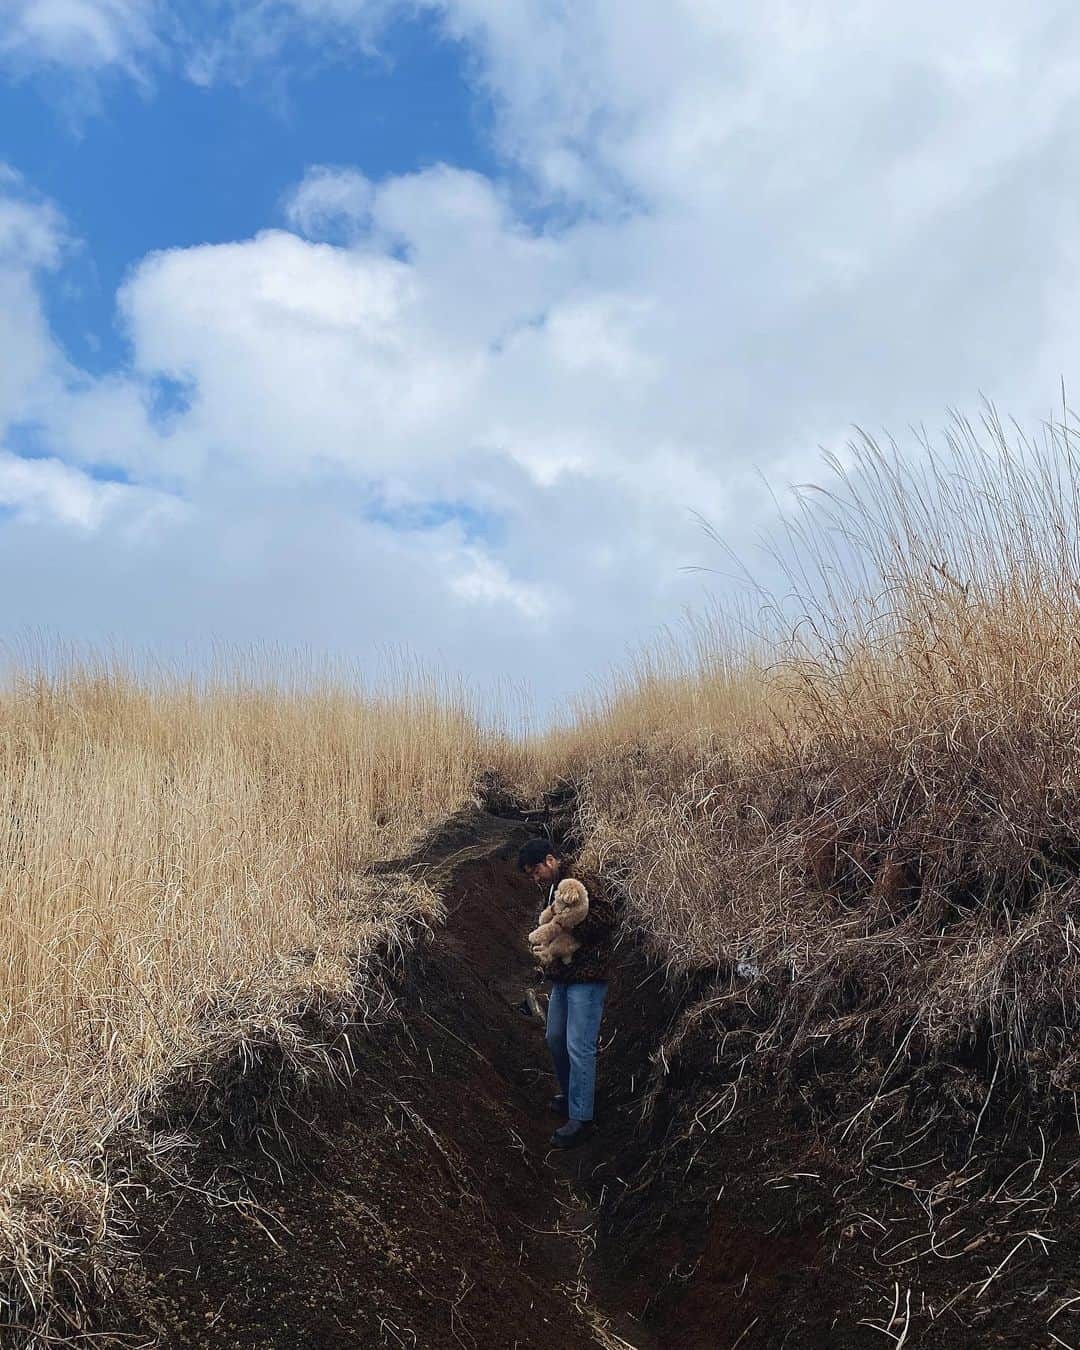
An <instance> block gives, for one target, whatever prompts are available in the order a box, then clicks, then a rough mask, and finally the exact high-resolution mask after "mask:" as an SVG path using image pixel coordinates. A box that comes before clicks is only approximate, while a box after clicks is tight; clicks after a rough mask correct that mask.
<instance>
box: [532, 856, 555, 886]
mask: <svg viewBox="0 0 1080 1350" xmlns="http://www.w3.org/2000/svg"><path fill="white" fill-rule="evenodd" d="M525 875H526V876H527V877H528V878H529V880H530V881H534V882H535V883H536V884H537V886H550V885H551V883H552V882H553V881H554V880H555V879H556V878H557V877H558V875H559V860H558V858H556V856H555V855H554V853H549V854H548V855H547V857H546V858H545V859H544V861H543V862H538V863H536V864H535V866H533V867H526V869H525Z"/></svg>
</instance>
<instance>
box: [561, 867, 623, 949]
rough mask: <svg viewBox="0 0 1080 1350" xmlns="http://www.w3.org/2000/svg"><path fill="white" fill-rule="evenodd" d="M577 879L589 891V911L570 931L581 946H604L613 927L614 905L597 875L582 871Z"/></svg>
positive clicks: (609, 938)
mask: <svg viewBox="0 0 1080 1350" xmlns="http://www.w3.org/2000/svg"><path fill="white" fill-rule="evenodd" d="M577 880H578V881H580V882H581V884H582V885H583V886H584V887H585V889H586V890H587V891H588V892H589V912H588V914H586V916H585V917H584V919H582V921H581V922H580V923H579V924H577V925H576V926H575V927H574V928H573V929H572V930H571V931H572V932H573V934H574V937H576V938H577V940H578V942H580V943H581V946H582V948H589V949H592V948H594V947H602V946H605V945H606V944H607V943H608V942H609V941H610V940H611V935H612V932H613V931H614V928H615V920H616V914H615V906H614V905H613V904H612V902H611V900H610V899H609V898H608V895H607V889H606V887H605V886H604V885H603V883H602V882H601V881H600V879H599V878H598V877H595V876H588V875H585V874H584V873H583V874H581V875H580V876H578V878H577Z"/></svg>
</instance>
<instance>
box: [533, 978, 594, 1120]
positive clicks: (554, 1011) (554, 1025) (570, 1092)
mask: <svg viewBox="0 0 1080 1350" xmlns="http://www.w3.org/2000/svg"><path fill="white" fill-rule="evenodd" d="M607 989H608V987H607V981H606V980H583V981H582V982H581V983H580V984H553V985H552V986H551V994H550V996H549V998H548V1008H547V1043H548V1049H549V1050H550V1051H551V1058H552V1059H553V1060H554V1062H555V1076H556V1077H557V1078H558V1080H559V1086H560V1087H561V1088H562V1090H563V1092H564V1093H565V1094H566V1099H567V1102H568V1104H569V1108H570V1110H569V1116H570V1119H571V1120H592V1118H593V1093H594V1090H595V1088H596V1037H597V1035H598V1034H599V1031H600V1016H601V1014H602V1013H603V1011H604V996H605V995H606V994H607Z"/></svg>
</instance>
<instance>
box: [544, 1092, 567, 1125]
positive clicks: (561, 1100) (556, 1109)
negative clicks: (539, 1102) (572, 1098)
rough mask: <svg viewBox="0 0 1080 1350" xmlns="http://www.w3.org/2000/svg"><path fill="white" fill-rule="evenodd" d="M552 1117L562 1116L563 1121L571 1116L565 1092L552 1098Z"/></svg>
mask: <svg viewBox="0 0 1080 1350" xmlns="http://www.w3.org/2000/svg"><path fill="white" fill-rule="evenodd" d="M549 1105H550V1107H551V1112H552V1115H556V1116H562V1118H563V1120H565V1119H566V1117H567V1116H568V1115H569V1103H568V1102H567V1100H566V1093H565V1092H557V1093H556V1094H555V1096H554V1097H552V1099H551V1101H550V1103H549Z"/></svg>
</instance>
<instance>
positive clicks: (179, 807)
mask: <svg viewBox="0 0 1080 1350" xmlns="http://www.w3.org/2000/svg"><path fill="white" fill-rule="evenodd" d="M489 739H490V738H488V737H487V736H485V734H484V733H483V732H482V731H481V729H480V727H479V724H478V721H477V719H476V717H475V716H474V714H473V711H472V709H471V708H470V706H469V705H468V703H467V701H466V700H465V699H464V698H462V697H460V696H455V695H453V693H452V692H451V693H450V694H448V693H447V691H445V690H440V689H439V688H437V687H436V686H435V685H434V684H433V683H432V682H425V681H422V680H415V679H414V680H413V681H412V682H411V683H409V682H408V681H406V682H403V683H401V684H399V686H398V687H397V689H396V690H395V691H394V693H393V695H392V696H372V695H368V696H365V695H363V694H361V693H358V692H351V691H350V690H349V689H348V688H343V687H335V686H334V685H332V684H329V683H325V682H316V681H312V682H309V683H308V684H306V685H305V684H303V683H299V684H296V685H294V687H292V688H278V689H275V688H274V687H272V686H269V685H264V686H257V685H254V684H251V683H246V682H244V681H242V680H239V679H232V680H230V681H221V682H218V683H216V684H214V685H208V684H204V685H201V686H200V685H197V684H195V683H193V682H183V681H180V680H176V679H168V678H162V677H159V678H157V679H156V680H152V681H148V680H146V679H143V680H136V679H135V678H134V677H133V676H131V675H130V674H128V673H127V672H125V671H124V670H122V669H119V668H116V667H114V666H113V667H111V666H109V665H108V664H105V663H102V662H98V663H96V664H95V663H83V664H75V665H70V664H69V665H67V666H63V667H61V668H57V667H56V665H55V663H54V667H53V668H52V669H51V670H48V671H47V670H46V669H44V668H39V669H32V668H26V667H25V666H22V667H19V666H15V667H14V668H13V669H12V670H11V672H10V673H9V677H8V679H7V682H6V684H5V685H4V687H3V688H2V689H0V891H2V894H3V897H4V903H3V906H2V907H0V1098H2V1100H3V1103H4V1110H3V1112H2V1113H0V1285H2V1288H0V1312H2V1313H6V1320H8V1321H11V1322H18V1321H19V1316H17V1315H16V1314H17V1313H18V1312H19V1309H18V1308H13V1307H12V1306H7V1305H8V1304H10V1302H11V1300H12V1299H14V1300H15V1303H20V1300H21V1301H22V1302H25V1301H26V1300H29V1301H30V1302H31V1303H32V1302H34V1300H38V1301H43V1300H44V1292H43V1289H42V1287H40V1286H35V1285H34V1281H33V1276H32V1274H31V1272H32V1271H33V1270H35V1269H37V1270H38V1274H39V1276H41V1278H51V1275H50V1270H52V1271H54V1272H55V1270H56V1269H58V1268H59V1267H60V1266H62V1267H63V1268H64V1269H65V1270H67V1271H74V1270H77V1269H80V1268H81V1267H80V1266H79V1261H77V1260H75V1258H74V1253H75V1251H76V1249H77V1250H78V1251H80V1252H81V1253H82V1254H83V1256H84V1257H85V1258H86V1260H87V1261H89V1262H90V1264H91V1266H93V1268H94V1269H99V1267H100V1263H99V1262H97V1261H96V1257H93V1252H94V1251H96V1250H97V1248H98V1247H99V1246H100V1245H101V1243H99V1242H98V1241H97V1239H94V1240H93V1241H91V1239H90V1233H91V1228H90V1227H89V1226H88V1221H87V1222H84V1218H85V1215H84V1213H83V1211H84V1209H85V1205H82V1204H81V1203H80V1204H78V1205H76V1204H74V1202H73V1200H72V1196H73V1195H74V1190H73V1188H72V1185H70V1184H68V1183H69V1182H70V1179H71V1178H72V1177H73V1176H82V1175H85V1166H86V1164H87V1162H88V1160H91V1159H93V1158H94V1156H95V1154H96V1152H97V1151H98V1149H99V1147H100V1145H101V1142H102V1140H103V1139H104V1138H105V1137H106V1136H107V1135H108V1134H109V1132H110V1131H111V1130H113V1129H115V1127H116V1125H117V1124H118V1123H119V1122H121V1121H123V1120H129V1119H130V1118H131V1115H132V1112H133V1109H134V1108H135V1106H136V1104H137V1103H139V1102H141V1103H142V1112H143V1115H144V1116H146V1115H147V1114H152V1112H153V1110H154V1109H156V1107H155V1106H154V1103H160V1102H161V1101H162V1100H163V1098H162V1095H161V1091H162V1084H170V1083H171V1084H172V1089H173V1094H172V1100H173V1101H174V1103H175V1101H177V1100H179V1098H180V1096H182V1094H181V1093H179V1091H178V1089H177V1083H178V1080H179V1078H180V1077H182V1076H183V1075H184V1074H185V1073H187V1074H188V1076H189V1079H190V1080H191V1082H190V1083H189V1086H190V1085H191V1084H192V1083H194V1082H195V1081H196V1080H197V1079H199V1076H200V1074H202V1075H204V1077H205V1078H206V1081H209V1080H210V1079H213V1077H214V1073H215V1072H217V1070H218V1069H221V1066H223V1065H226V1064H227V1063H229V1062H234V1068H237V1065H238V1064H239V1062H240V1061H243V1060H244V1059H245V1057H248V1058H249V1059H250V1057H252V1056H254V1055H256V1054H263V1055H264V1057H266V1059H267V1063H268V1064H269V1063H270V1061H271V1060H274V1062H275V1063H277V1065H278V1069H277V1072H278V1073H279V1076H280V1075H285V1076H289V1075H291V1080H290V1081H294V1082H296V1083H302V1081H305V1080H306V1078H310V1077H311V1073H310V1072H309V1071H310V1070H312V1067H313V1064H314V1060H315V1059H320V1057H321V1059H320V1063H319V1064H318V1065H314V1068H315V1069H316V1070H317V1071H318V1072H322V1071H325V1070H326V1069H327V1068H328V1067H333V1066H329V1065H328V1063H327V1062H324V1061H325V1060H326V1056H327V1055H329V1056H330V1057H331V1059H334V1060H335V1063H336V1062H337V1059H338V1058H339V1057H340V1054H341V1053H343V1051H342V1050H341V1048H340V1047H335V1046H334V1045H333V1044H332V1043H333V1040H334V1033H333V1028H332V1024H335V1023H336V1024H344V1023H346V1022H353V1023H356V1022H364V1021H365V1020H371V1019H374V1018H376V1017H377V1015H378V1012H379V1009H378V1007H377V1006H376V1005H377V1004H378V1001H379V999H380V998H382V997H383V994H382V992H381V991H382V984H381V983H380V981H379V979H376V978H368V975H370V974H371V971H370V966H371V963H372V961H373V960H375V959H376V957H378V959H379V960H380V961H381V962H382V964H383V966H384V967H385V965H386V962H387V961H390V960H391V959H392V948H393V946H394V945H395V944H397V946H398V947H400V946H401V944H403V943H406V942H408V941H409V940H411V938H410V936H409V925H410V924H420V925H423V924H426V923H427V922H429V921H430V920H431V919H432V918H433V917H434V916H435V915H436V913H437V901H436V899H435V897H434V896H433V895H431V894H430V893H428V892H425V891H423V888H419V887H413V888H411V889H410V888H406V890H407V891H408V893H406V891H401V888H400V887H399V888H398V889H397V890H395V888H394V887H393V886H392V885H390V884H389V883H388V882H383V883H381V884H380V885H379V887H378V888H377V889H375V888H373V886H372V885H371V883H370V879H369V878H367V877H366V876H365V872H364V866H365V862H366V861H367V860H371V859H373V858H376V857H380V856H386V855H388V854H389V855H393V854H395V853H400V852H401V851H402V850H403V849H404V848H405V846H406V845H407V843H408V841H409V840H410V839H411V838H412V837H413V836H414V835H415V834H416V833H417V832H418V831H419V830H421V829H423V828H424V827H425V826H427V825H429V824H430V823H431V822H433V821H434V820H436V819H438V818H441V817H442V816H443V815H445V814H446V813H447V812H449V811H451V810H453V809H454V808H456V807H457V806H458V805H460V804H461V803H462V802H463V801H464V800H466V799H468V798H469V796H470V793H471V788H472V784H473V782H474V781H475V779H476V777H477V774H478V772H479V771H480V769H481V767H482V766H483V765H484V764H485V763H486V762H488V761H489V760H490V759H491V755H492V752H491V750H490V748H489ZM399 891H401V893H400V894H399V893H398V892H399ZM339 1029H340V1028H339ZM320 1038H321V1039H320ZM328 1046H329V1047H330V1048H327V1047H328ZM260 1047H261V1048H260ZM230 1056H231V1057H232V1061H230ZM215 1065H216V1066H217V1069H215V1068H214V1066H215ZM242 1067H243V1066H242V1065H241V1066H240V1068H237V1072H236V1073H235V1074H234V1075H233V1078H234V1079H236V1078H237V1077H238V1076H239V1077H241V1078H242V1077H244V1073H243V1072H241V1071H240V1069H241V1068H242ZM248 1068H250V1065H248ZM221 1076H222V1075H221V1074H219V1078H220V1077H221ZM224 1076H225V1077H227V1076H228V1075H227V1074H224ZM166 1095H167V1094H166ZM283 1095H287V1094H283ZM203 1109H204V1110H205V1109H207V1108H206V1106H205V1103H204V1106H203ZM259 1128H262V1122H259V1121H256V1122H254V1124H253V1125H252V1129H253V1130H258V1129H259ZM57 1178H60V1179H61V1180H63V1179H65V1178H66V1179H67V1180H66V1181H65V1183H64V1185H56V1184H54V1182H55V1181H56V1179H57ZM87 1186H90V1189H91V1190H92V1189H93V1186H92V1185H91V1183H89V1182H87ZM84 1189H85V1188H84ZM89 1193H90V1192H89V1191H87V1192H86V1194H89ZM80 1194H81V1192H80ZM84 1198H85V1196H84ZM65 1215H66V1216H67V1221H66V1227H65V1226H64V1223H62V1222H61V1220H62V1219H63V1217H64V1216H65ZM110 1231H111V1230H110ZM50 1243H52V1244H53V1246H52V1248H50V1247H49V1244H50ZM47 1250H51V1252H52V1259H51V1260H45V1259H44V1255H45V1254H47ZM39 1257H40V1258H42V1259H41V1260H40V1261H39V1260H38V1258H39ZM61 1258H63V1259H61ZM80 1259H81V1258H80ZM64 1278H67V1276H65V1277H64ZM4 1290H6V1291H7V1293H6V1294H5V1293H4ZM20 1290H21V1291H22V1294H21V1295H20V1294H19V1291H20ZM12 1291H14V1293H13V1292H12ZM54 1293H55V1291H54ZM23 1295H25V1298H23ZM5 1300H6V1302H5ZM62 1303H63V1299H60V1304H58V1306H60V1305H62ZM0 1320H4V1318H0Z"/></svg>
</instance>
